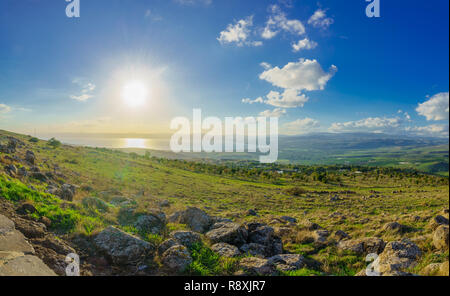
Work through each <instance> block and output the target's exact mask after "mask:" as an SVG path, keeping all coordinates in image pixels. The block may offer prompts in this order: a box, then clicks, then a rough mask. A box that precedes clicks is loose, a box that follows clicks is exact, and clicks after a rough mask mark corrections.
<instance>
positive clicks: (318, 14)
mask: <svg viewBox="0 0 450 296" xmlns="http://www.w3.org/2000/svg"><path fill="white" fill-rule="evenodd" d="M333 23H334V20H333V19H332V18H330V17H327V14H326V11H325V10H323V9H320V8H319V9H317V10H316V11H315V12H314V14H313V15H312V16H311V17H310V18H309V20H308V24H309V25H312V26H313V27H314V28H320V29H327V28H328V27H329V26H331V25H332V24H333Z"/></svg>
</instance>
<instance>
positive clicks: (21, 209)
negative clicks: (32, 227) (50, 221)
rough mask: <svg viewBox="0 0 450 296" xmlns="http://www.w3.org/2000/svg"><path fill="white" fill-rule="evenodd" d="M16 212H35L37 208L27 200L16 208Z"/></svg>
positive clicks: (25, 213)
mask: <svg viewBox="0 0 450 296" xmlns="http://www.w3.org/2000/svg"><path fill="white" fill-rule="evenodd" d="M16 212H17V213H18V214H20V215H28V214H34V213H36V212H37V210H36V208H35V207H34V206H33V204H31V203H29V202H25V203H23V204H22V205H21V206H20V207H19V208H17V210H16Z"/></svg>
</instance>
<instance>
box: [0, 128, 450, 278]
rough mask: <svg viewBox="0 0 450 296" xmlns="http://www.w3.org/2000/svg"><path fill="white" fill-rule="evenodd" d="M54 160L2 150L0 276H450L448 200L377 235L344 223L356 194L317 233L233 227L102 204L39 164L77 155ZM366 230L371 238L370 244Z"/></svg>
mask: <svg viewBox="0 0 450 296" xmlns="http://www.w3.org/2000/svg"><path fill="white" fill-rule="evenodd" d="M30 140H31V139H30ZM33 141H34V140H33ZM31 142H32V141H31ZM44 147H45V146H44ZM33 149H34V150H33ZM55 149H57V148H56V147H54V148H53V149H50V148H48V149H45V148H42V146H41V147H40V149H39V150H37V149H36V147H34V146H33V144H30V143H27V142H25V140H24V139H23V138H22V139H19V138H17V137H12V136H8V137H7V141H4V144H2V145H0V152H1V155H0V156H1V162H2V164H3V172H2V173H0V181H1V187H0V275H48V276H51V275H65V274H66V267H67V265H68V263H69V262H67V261H66V260H67V259H66V257H67V255H69V254H77V255H78V256H79V257H80V264H81V265H80V275H85V276H91V275H95V276H96V275H182V274H188V275H189V274H195V275H263V276H276V275H336V274H335V273H334V272H333V271H335V270H342V271H344V272H346V273H345V274H344V275H348V274H351V273H352V272H351V270H357V271H358V272H357V273H356V275H359V276H365V275H366V272H367V271H366V268H367V265H368V264H369V263H370V262H368V261H367V260H366V256H367V255H369V254H372V255H371V256H372V259H374V261H373V262H372V263H371V265H370V267H371V268H370V269H369V270H370V271H371V273H372V274H376V275H382V276H405V275H437V276H448V274H449V263H448V250H449V225H448V224H449V210H448V208H447V207H446V206H445V204H447V205H448V192H447V193H446V194H447V196H446V200H447V201H446V202H445V200H444V202H443V203H442V202H441V201H440V200H439V199H436V200H437V201H436V200H434V199H433V200H427V201H426V202H424V203H419V204H418V206H417V209H416V210H415V211H412V212H408V211H406V210H405V211H403V212H400V213H394V214H389V215H386V214H382V215H381V214H380V216H382V217H383V219H384V220H380V221H384V222H383V224H382V225H380V226H374V225H375V224H371V222H370V220H371V219H374V218H373V216H367V217H364V216H363V215H357V214H354V213H352V212H341V210H342V211H344V210H345V207H348V206H349V205H350V203H349V204H344V203H345V202H346V199H350V198H352V196H351V194H355V193H353V192H349V193H348V194H350V197H348V196H349V195H348V194H347V195H344V194H341V196H340V195H339V194H332V195H331V197H328V198H327V199H326V204H330V205H331V207H332V209H334V210H332V211H331V212H329V214H327V216H326V217H325V218H323V217H320V221H326V225H322V224H321V223H315V222H313V221H311V220H312V219H311V218H313V217H314V216H308V215H307V213H308V212H307V211H305V210H303V212H304V213H303V214H298V215H296V217H294V216H287V215H277V214H275V213H272V214H267V215H261V214H260V213H258V210H257V209H249V210H244V212H243V213H242V214H241V215H237V214H232V215H231V214H230V215H229V216H228V217H227V216H226V215H223V214H222V215H220V216H219V215H216V214H215V213H211V212H212V211H208V207H205V208H203V209H201V208H199V207H195V206H188V205H184V206H183V205H180V204H176V205H174V202H173V201H172V200H168V199H158V198H149V199H148V200H146V201H145V202H139V198H140V199H142V196H145V195H146V193H145V192H142V193H140V195H137V197H136V198H130V197H126V196H124V194H121V192H117V190H110V191H108V190H103V191H102V192H100V193H98V194H95V195H96V196H94V194H93V193H92V192H94V191H95V188H93V187H94V186H96V185H95V184H90V185H86V184H83V183H79V184H76V183H75V182H73V181H76V180H78V181H79V180H84V179H82V178H81V176H82V174H81V173H79V172H77V170H68V169H62V168H60V166H59V165H58V164H55V163H53V164H52V165H49V163H50V162H51V160H50V157H49V156H48V155H47V158H46V159H45V160H43V159H42V158H41V159H40V157H39V156H37V154H38V153H42V151H43V150H44V151H47V150H49V151H51V153H64V150H63V149H67V150H69V149H73V148H69V147H66V148H59V149H60V150H59V152H54V151H58V150H55ZM48 153H50V152H48ZM108 155H109V154H108ZM55 157H56V156H55ZM70 161H72V162H74V161H75V160H70ZM146 165H147V164H146ZM153 165H154V164H153ZM105 166H106V164H105ZM49 168H51V169H49ZM157 169H158V170H160V169H159V168H157ZM174 172H175V171H170V172H169V173H168V174H169V176H170V175H172V176H173V174H174ZM85 174H86V173H85ZM218 180H221V179H218ZM69 181H70V182H69ZM193 181H194V180H193ZM161 182H167V180H164V181H161ZM183 186H185V187H189V182H187V181H186V182H185V183H184V184H183ZM103 189H105V188H103ZM80 192H82V193H83V195H82V196H80ZM211 192H212V191H211ZM302 194H303V193H302ZM313 194H314V195H313ZM105 196H108V197H105ZM314 196H317V199H319V198H322V197H321V196H323V194H322V193H320V192H314V193H309V194H307V195H306V196H305V197H302V196H300V195H296V196H293V197H290V198H296V199H300V198H303V199H305V200H307V201H308V200H309V201H310V202H312V200H313V198H314ZM358 198H359V197H358ZM376 198H379V199H381V197H380V196H377V194H376V193H374V194H372V195H371V196H363V197H362V198H360V199H358V202H361V203H364V202H367V204H366V207H368V205H369V204H370V203H369V201H367V199H369V200H373V199H376ZM264 199H267V198H264ZM136 200H138V201H136ZM181 204H183V203H181ZM324 204H325V202H324ZM143 205H145V206H143ZM339 205H343V207H339ZM236 206H237V207H238V208H239V203H237V204H236ZM318 206H320V205H318ZM389 207H390V208H392V206H391V204H389ZM408 207H412V205H405V208H406V209H409V208H408ZM431 207H432V208H433V209H434V210H433V211H431V212H430V211H429V210H428V208H431ZM437 207H440V210H439V212H437V210H436V209H437ZM361 208H364V206H361ZM370 211H372V212H374V213H375V212H376V206H375V207H374V208H373V209H370ZM430 213H432V215H430ZM369 217H370V218H369ZM395 217H397V218H395ZM386 219H391V221H386ZM347 221H355V222H352V224H350V225H348V224H349V222H347ZM316 222H317V220H316ZM377 223H378V220H377ZM376 225H379V224H376ZM361 227H363V228H367V231H366V232H364V235H361V230H360V228H361ZM374 254H376V256H375V255H374ZM337 275H340V274H337Z"/></svg>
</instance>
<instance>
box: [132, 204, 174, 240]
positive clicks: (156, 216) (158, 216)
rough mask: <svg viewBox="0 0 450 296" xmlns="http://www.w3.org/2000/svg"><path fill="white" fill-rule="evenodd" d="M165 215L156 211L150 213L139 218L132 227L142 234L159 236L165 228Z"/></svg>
mask: <svg viewBox="0 0 450 296" xmlns="http://www.w3.org/2000/svg"><path fill="white" fill-rule="evenodd" d="M166 224H167V221H166V215H165V214H164V213H163V212H161V211H157V210H153V211H150V213H148V214H146V215H143V216H140V217H139V218H138V219H137V221H136V223H135V224H134V226H135V227H136V229H137V230H138V231H141V232H144V233H153V234H160V233H161V232H162V231H163V230H164V228H165V227H166Z"/></svg>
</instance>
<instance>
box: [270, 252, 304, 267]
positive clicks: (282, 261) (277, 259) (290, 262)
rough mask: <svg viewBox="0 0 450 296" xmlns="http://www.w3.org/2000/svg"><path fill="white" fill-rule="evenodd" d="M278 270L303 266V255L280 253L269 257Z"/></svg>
mask: <svg viewBox="0 0 450 296" xmlns="http://www.w3.org/2000/svg"><path fill="white" fill-rule="evenodd" d="M269 261H270V262H272V263H273V264H274V265H275V267H276V268H277V269H278V270H280V271H294V270H299V269H302V268H303V267H305V265H306V263H305V257H303V256H302V255H299V254H282V255H276V256H273V257H271V258H269Z"/></svg>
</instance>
